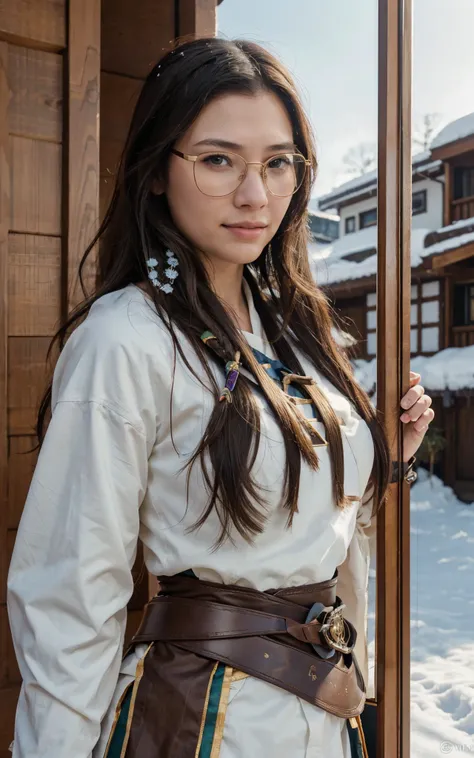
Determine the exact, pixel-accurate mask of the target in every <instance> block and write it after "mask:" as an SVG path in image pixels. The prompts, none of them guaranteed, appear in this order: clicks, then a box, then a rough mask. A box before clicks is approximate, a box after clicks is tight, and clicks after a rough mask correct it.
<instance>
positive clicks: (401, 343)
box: [376, 0, 412, 758]
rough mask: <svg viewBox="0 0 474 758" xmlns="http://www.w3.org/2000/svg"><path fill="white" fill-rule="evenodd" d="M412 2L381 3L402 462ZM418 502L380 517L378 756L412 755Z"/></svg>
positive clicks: (386, 279)
mask: <svg viewBox="0 0 474 758" xmlns="http://www.w3.org/2000/svg"><path fill="white" fill-rule="evenodd" d="M411 24H412V9H411V0H379V123H378V133H379V155H378V193H377V194H378V245H377V249H378V268H377V318H378V323H377V410H378V412H379V414H380V418H381V419H383V421H384V423H385V427H386V430H387V434H388V438H389V442H390V445H391V453H392V459H395V460H397V459H398V460H402V444H403V439H402V428H401V427H402V425H401V423H400V421H399V416H400V405H399V403H400V397H401V396H402V394H404V392H406V391H407V389H408V386H409V364H410V279H411V270H410V235H411V183H412V171H411V150H410V139H411ZM409 516H410V501H409V491H408V485H407V484H406V483H397V484H394V485H392V486H391V487H390V491H389V494H388V497H387V501H386V503H385V506H384V508H383V509H382V510H381V511H380V515H379V516H378V518H377V605H376V645H377V647H376V650H377V657H376V697H377V701H378V719H377V755H378V756H383V758H409V756H410V597H409V587H410V581H409V580H410V574H409V571H410V564H409V557H410V528H409Z"/></svg>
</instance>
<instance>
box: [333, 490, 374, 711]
mask: <svg viewBox="0 0 474 758" xmlns="http://www.w3.org/2000/svg"><path fill="white" fill-rule="evenodd" d="M372 509H373V489H372V487H370V489H369V488H368V489H367V490H366V491H365V493H364V496H363V497H362V499H361V502H360V505H359V509H358V512H357V520H356V527H355V531H354V535H353V537H352V540H351V542H350V544H349V548H348V551H347V556H346V559H345V561H344V563H342V564H341V565H340V566H339V567H338V569H337V571H338V582H337V594H338V595H339V597H340V598H341V599H342V602H343V603H345V605H346V608H345V611H344V616H345V617H346V618H347V619H348V620H349V621H350V622H351V623H352V624H353V625H354V626H355V628H356V630H357V642H356V646H355V650H354V652H355V656H356V658H357V663H358V664H359V667H360V669H361V671H362V675H363V677H364V681H365V683H366V686H367V696H368V697H373V688H372V685H371V682H370V681H369V660H368V645H367V618H368V584H369V568H370V561H371V557H373V556H375V548H376V518H375V517H372Z"/></svg>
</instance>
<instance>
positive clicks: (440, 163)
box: [310, 113, 474, 500]
mask: <svg viewBox="0 0 474 758" xmlns="http://www.w3.org/2000/svg"><path fill="white" fill-rule="evenodd" d="M412 169H413V186H412V189H413V203H412V253H411V259H412V282H411V353H412V365H413V367H414V369H415V370H419V371H420V373H421V374H422V379H423V384H424V386H425V387H426V388H427V389H428V390H429V391H430V394H431V395H432V396H433V397H434V409H435V411H436V422H435V424H436V426H438V427H440V428H442V430H443V432H444V435H445V437H446V439H447V445H446V449H445V451H444V454H443V460H442V461H441V462H440V465H439V470H438V473H439V474H440V475H441V476H442V477H443V478H444V479H445V481H446V482H447V484H449V485H450V486H452V487H453V488H454V489H455V491H456V493H457V494H458V496H459V497H461V498H462V499H465V500H474V444H473V442H474V401H473V398H474V113H472V114H469V115H467V116H465V117H463V118H461V119H458V120H457V121H454V122H452V123H450V124H448V125H447V126H446V127H445V128H444V129H442V130H441V131H440V133H439V134H438V135H437V136H436V137H435V138H434V140H433V141H432V144H431V148H430V150H429V151H427V152H424V153H421V154H419V155H415V156H414V157H413V162H412ZM319 207H320V209H321V211H323V212H328V211H332V212H334V213H337V214H338V215H339V217H340V231H341V234H340V237H339V238H338V239H337V240H335V241H334V242H333V243H332V244H330V245H326V246H325V247H322V248H321V247H320V248H312V249H311V251H310V255H311V259H312V267H313V272H314V276H315V278H316V280H317V282H318V284H320V286H322V287H324V288H325V289H326V290H327V292H328V294H329V295H330V297H331V300H332V301H333V303H334V305H335V307H336V309H337V310H338V311H339V313H341V314H342V315H343V316H344V317H345V324H346V329H347V331H348V332H349V333H350V334H351V335H352V336H353V337H355V339H356V342H355V344H354V346H353V348H352V351H353V357H354V362H355V365H356V366H357V369H356V371H357V374H358V376H359V380H360V381H361V383H362V384H363V385H364V386H365V388H366V389H367V390H368V391H369V392H372V391H373V390H374V389H375V376H376V369H375V351H376V293H375V282H376V270H377V256H376V253H377V176H376V173H375V172H372V173H370V174H365V175H364V176H361V177H358V178H356V179H353V180H351V181H349V182H346V183H345V184H343V185H341V186H339V187H337V188H336V189H334V190H333V191H332V192H330V193H329V194H327V195H325V196H323V197H321V198H320V199H319Z"/></svg>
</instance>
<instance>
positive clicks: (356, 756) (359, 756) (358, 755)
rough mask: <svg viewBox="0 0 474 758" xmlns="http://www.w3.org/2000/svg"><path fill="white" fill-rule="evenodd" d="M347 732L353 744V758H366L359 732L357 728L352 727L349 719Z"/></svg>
mask: <svg viewBox="0 0 474 758" xmlns="http://www.w3.org/2000/svg"><path fill="white" fill-rule="evenodd" d="M347 731H348V732H349V742H350V743H351V758H364V754H363V752H362V745H361V742H360V737H359V730H358V728H357V727H356V726H354V727H352V726H351V723H350V721H349V719H347Z"/></svg>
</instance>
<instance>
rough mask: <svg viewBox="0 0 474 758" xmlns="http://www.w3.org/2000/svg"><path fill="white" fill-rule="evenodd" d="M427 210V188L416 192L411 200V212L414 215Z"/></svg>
mask: <svg viewBox="0 0 474 758" xmlns="http://www.w3.org/2000/svg"><path fill="white" fill-rule="evenodd" d="M427 210H428V207H427V201H426V190H421V191H420V192H414V193H413V196H412V201H411V212H412V214H413V216H417V215H418V214H419V213H426V211H427Z"/></svg>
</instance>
